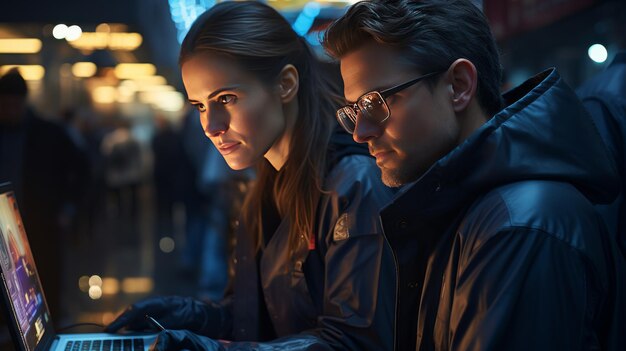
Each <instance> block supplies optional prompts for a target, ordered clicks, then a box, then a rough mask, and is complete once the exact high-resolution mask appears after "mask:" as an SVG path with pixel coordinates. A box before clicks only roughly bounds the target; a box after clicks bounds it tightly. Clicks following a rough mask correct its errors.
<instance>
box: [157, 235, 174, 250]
mask: <svg viewBox="0 0 626 351" xmlns="http://www.w3.org/2000/svg"><path fill="white" fill-rule="evenodd" d="M175 246H176V245H175V243H174V239H172V238H170V237H169V236H166V237H163V238H161V240H159V248H160V249H161V251H163V252H165V253H170V252H172V251H174V248H175Z"/></svg>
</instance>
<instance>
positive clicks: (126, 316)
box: [104, 308, 136, 333]
mask: <svg viewBox="0 0 626 351" xmlns="http://www.w3.org/2000/svg"><path fill="white" fill-rule="evenodd" d="M135 314H136V311H135V310H134V309H133V308H128V309H126V311H124V312H122V314H121V315H119V316H118V317H117V318H116V319H115V320H114V321H113V322H111V324H109V325H107V326H106V328H104V331H105V332H107V333H115V332H117V331H118V330H120V329H122V328H123V327H125V326H127V325H128V324H129V323H130V322H132V321H133V319H135Z"/></svg>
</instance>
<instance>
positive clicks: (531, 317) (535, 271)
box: [449, 228, 606, 351]
mask: <svg viewBox="0 0 626 351" xmlns="http://www.w3.org/2000/svg"><path fill="white" fill-rule="evenodd" d="M467 256H468V257H467V258H466V259H463V255H462V256H461V257H462V259H461V263H460V264H459V271H458V272H457V285H456V289H455V290H454V297H453V299H454V302H453V305H452V311H451V315H450V339H449V343H450V349H451V350H469V351H479V350H481V351H482V350H582V349H594V347H593V346H596V347H598V345H597V344H596V343H597V339H595V336H594V335H590V334H591V333H590V332H589V331H590V330H593V328H592V327H591V326H590V324H591V323H593V319H594V315H596V314H597V313H598V310H599V306H600V304H601V301H600V296H603V295H604V294H603V290H604V289H606V287H605V286H603V284H601V278H600V277H601V276H603V275H602V274H600V273H599V272H597V271H594V269H593V267H592V266H591V265H590V264H589V262H588V261H587V260H586V259H585V257H584V256H583V255H582V254H581V253H580V252H579V251H578V250H576V249H574V248H573V247H571V246H570V245H568V244H567V243H565V242H563V241H561V240H559V239H557V238H555V237H554V236H551V235H548V234H546V233H544V232H542V231H539V230H534V229H528V228H514V229H507V230H503V231H500V232H498V233H497V234H496V235H494V236H493V237H491V238H490V239H489V240H487V241H486V242H485V243H483V244H482V245H481V246H480V247H479V248H477V249H475V250H473V252H471V254H468V255H467Z"/></svg>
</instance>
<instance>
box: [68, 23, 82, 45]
mask: <svg viewBox="0 0 626 351" xmlns="http://www.w3.org/2000/svg"><path fill="white" fill-rule="evenodd" d="M82 34H83V30H82V29H81V28H80V27H79V26H77V25H71V26H69V27H68V28H67V34H66V35H65V40H67V41H74V40H77V39H78V38H80V36H81V35H82Z"/></svg>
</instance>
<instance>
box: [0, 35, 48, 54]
mask: <svg viewBox="0 0 626 351" xmlns="http://www.w3.org/2000/svg"><path fill="white" fill-rule="evenodd" d="M39 51H41V40H39V39H34V38H6V39H0V54H36V53H38V52H39Z"/></svg>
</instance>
